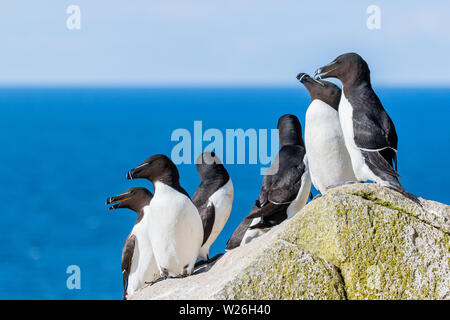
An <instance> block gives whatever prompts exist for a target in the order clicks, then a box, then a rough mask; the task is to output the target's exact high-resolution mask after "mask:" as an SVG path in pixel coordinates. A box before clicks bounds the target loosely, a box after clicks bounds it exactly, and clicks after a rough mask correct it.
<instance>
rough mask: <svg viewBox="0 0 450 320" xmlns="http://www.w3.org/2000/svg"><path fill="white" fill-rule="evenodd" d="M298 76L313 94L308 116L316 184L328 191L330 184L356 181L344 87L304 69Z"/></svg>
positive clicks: (308, 143)
mask: <svg viewBox="0 0 450 320" xmlns="http://www.w3.org/2000/svg"><path fill="white" fill-rule="evenodd" d="M297 79H298V80H299V81H300V82H301V83H302V84H303V85H304V86H305V87H306V89H308V91H309V94H310V96H311V104H310V105H309V107H308V110H306V116H305V147H306V155H307V157H308V164H309V173H310V175H311V181H312V183H313V185H314V187H315V188H316V189H317V190H319V191H320V193H321V194H325V193H326V191H327V188H329V187H332V186H335V185H341V184H344V183H346V182H353V181H356V177H355V174H354V173H353V167H352V162H351V160H350V155H349V153H348V151H347V147H346V146H345V140H344V135H343V133H342V129H341V123H340V122H339V113H338V108H339V101H340V99H341V89H340V88H339V87H338V86H337V85H335V84H334V83H331V82H328V81H323V80H316V79H314V78H311V77H310V76H309V75H307V74H306V73H300V74H299V75H298V76H297Z"/></svg>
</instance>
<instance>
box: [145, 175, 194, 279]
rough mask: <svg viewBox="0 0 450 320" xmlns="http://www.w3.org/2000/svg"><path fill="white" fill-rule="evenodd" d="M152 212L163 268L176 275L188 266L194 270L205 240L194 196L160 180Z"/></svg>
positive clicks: (152, 235)
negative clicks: (192, 199)
mask: <svg viewBox="0 0 450 320" xmlns="http://www.w3.org/2000/svg"><path fill="white" fill-rule="evenodd" d="M148 211H149V213H150V217H151V224H150V238H151V241H152V246H153V251H154V254H155V257H156V260H157V263H158V265H159V267H160V268H165V269H167V270H169V274H171V275H174V276H176V275H180V274H181V273H182V272H183V268H184V267H185V266H186V265H189V268H190V269H191V270H192V268H193V266H194V263H195V261H196V258H197V255H198V253H199V250H200V247H201V244H202V241H203V225H202V221H201V218H200V215H199V213H198V210H197V208H196V207H195V205H194V204H193V203H192V201H191V199H189V198H188V197H187V196H185V195H184V194H182V193H180V192H178V191H177V190H175V189H173V188H172V187H170V186H168V185H166V184H164V183H161V182H156V183H155V195H154V197H153V199H152V201H151V203H150V206H149V210H148Z"/></svg>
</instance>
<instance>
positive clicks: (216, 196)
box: [192, 152, 233, 261]
mask: <svg viewBox="0 0 450 320" xmlns="http://www.w3.org/2000/svg"><path fill="white" fill-rule="evenodd" d="M196 164H197V172H198V174H199V176H200V179H201V183H200V186H199V187H198V188H197V191H195V194H194V196H193V197H192V202H193V203H194V205H195V206H196V207H197V209H198V212H199V213H200V216H201V218H202V222H203V231H204V234H203V243H202V247H201V249H200V254H199V257H198V258H199V259H203V260H206V261H209V248H210V247H211V245H212V244H213V243H214V241H216V239H217V237H218V235H219V234H220V232H221V231H222V229H223V227H224V226H225V224H226V222H227V221H228V218H229V217H230V213H231V207H232V204H233V183H232V182H231V179H230V176H229V175H228V172H227V170H226V169H225V167H224V166H223V164H222V162H221V161H220V159H219V158H218V157H217V156H216V155H215V153H214V152H204V153H202V154H201V155H200V156H199V157H198V159H197V162H196Z"/></svg>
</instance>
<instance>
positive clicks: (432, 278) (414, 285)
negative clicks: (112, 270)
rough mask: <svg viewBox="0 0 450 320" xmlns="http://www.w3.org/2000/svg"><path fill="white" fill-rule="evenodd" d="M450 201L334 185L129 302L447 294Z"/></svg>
mask: <svg viewBox="0 0 450 320" xmlns="http://www.w3.org/2000/svg"><path fill="white" fill-rule="evenodd" d="M449 260H450V207H449V206H446V205H443V204H440V203H438V202H433V201H427V200H424V199H421V198H415V197H413V196H409V197H406V196H405V195H402V194H400V193H398V192H396V191H394V190H391V189H387V188H384V187H380V186H377V185H375V184H355V185H348V186H344V187H339V188H335V189H332V190H330V191H329V192H328V193H327V194H326V195H325V196H322V197H320V198H318V199H315V200H313V201H312V202H310V203H309V204H308V205H307V206H305V207H304V208H303V209H302V210H301V211H300V212H299V213H298V214H297V215H296V216H295V217H294V218H292V219H291V220H289V221H286V222H284V223H282V224H281V225H279V226H277V227H276V228H274V229H273V230H271V231H270V232H268V233H267V234H265V235H264V236H262V237H260V238H258V239H256V240H254V241H253V242H251V243H249V244H247V245H245V246H243V247H240V248H236V249H234V250H232V251H229V252H227V253H226V254H225V255H224V256H223V257H222V258H220V259H219V260H218V261H216V262H215V263H214V264H213V265H212V266H208V267H207V268H206V269H208V270H207V271H203V272H198V273H197V274H194V275H192V276H190V277H187V278H184V279H168V280H165V281H161V282H158V283H156V284H154V285H152V286H146V287H144V288H143V289H142V290H140V291H139V292H138V293H136V294H135V295H134V296H133V297H131V298H132V299H449V298H450V266H449Z"/></svg>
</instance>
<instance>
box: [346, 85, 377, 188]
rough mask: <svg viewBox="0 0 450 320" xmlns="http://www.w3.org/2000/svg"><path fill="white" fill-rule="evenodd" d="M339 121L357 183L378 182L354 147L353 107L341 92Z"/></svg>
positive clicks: (359, 151) (358, 150) (357, 149)
mask: <svg viewBox="0 0 450 320" xmlns="http://www.w3.org/2000/svg"><path fill="white" fill-rule="evenodd" d="M339 120H340V122H341V127H342V132H343V134H344V139H345V146H346V147H347V150H348V153H349V155H350V159H351V162H352V166H353V172H354V174H355V177H356V179H357V180H359V181H366V180H372V181H378V180H379V179H378V177H376V175H374V174H373V172H372V171H371V170H370V169H369V167H368V166H367V165H366V162H365V159H364V156H363V155H362V153H361V150H360V149H359V148H358V147H357V146H356V143H355V135H354V130H353V107H352V105H351V104H350V102H349V101H348V99H347V98H346V97H345V94H344V92H343V91H342V95H341V101H340V103H339Z"/></svg>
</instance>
